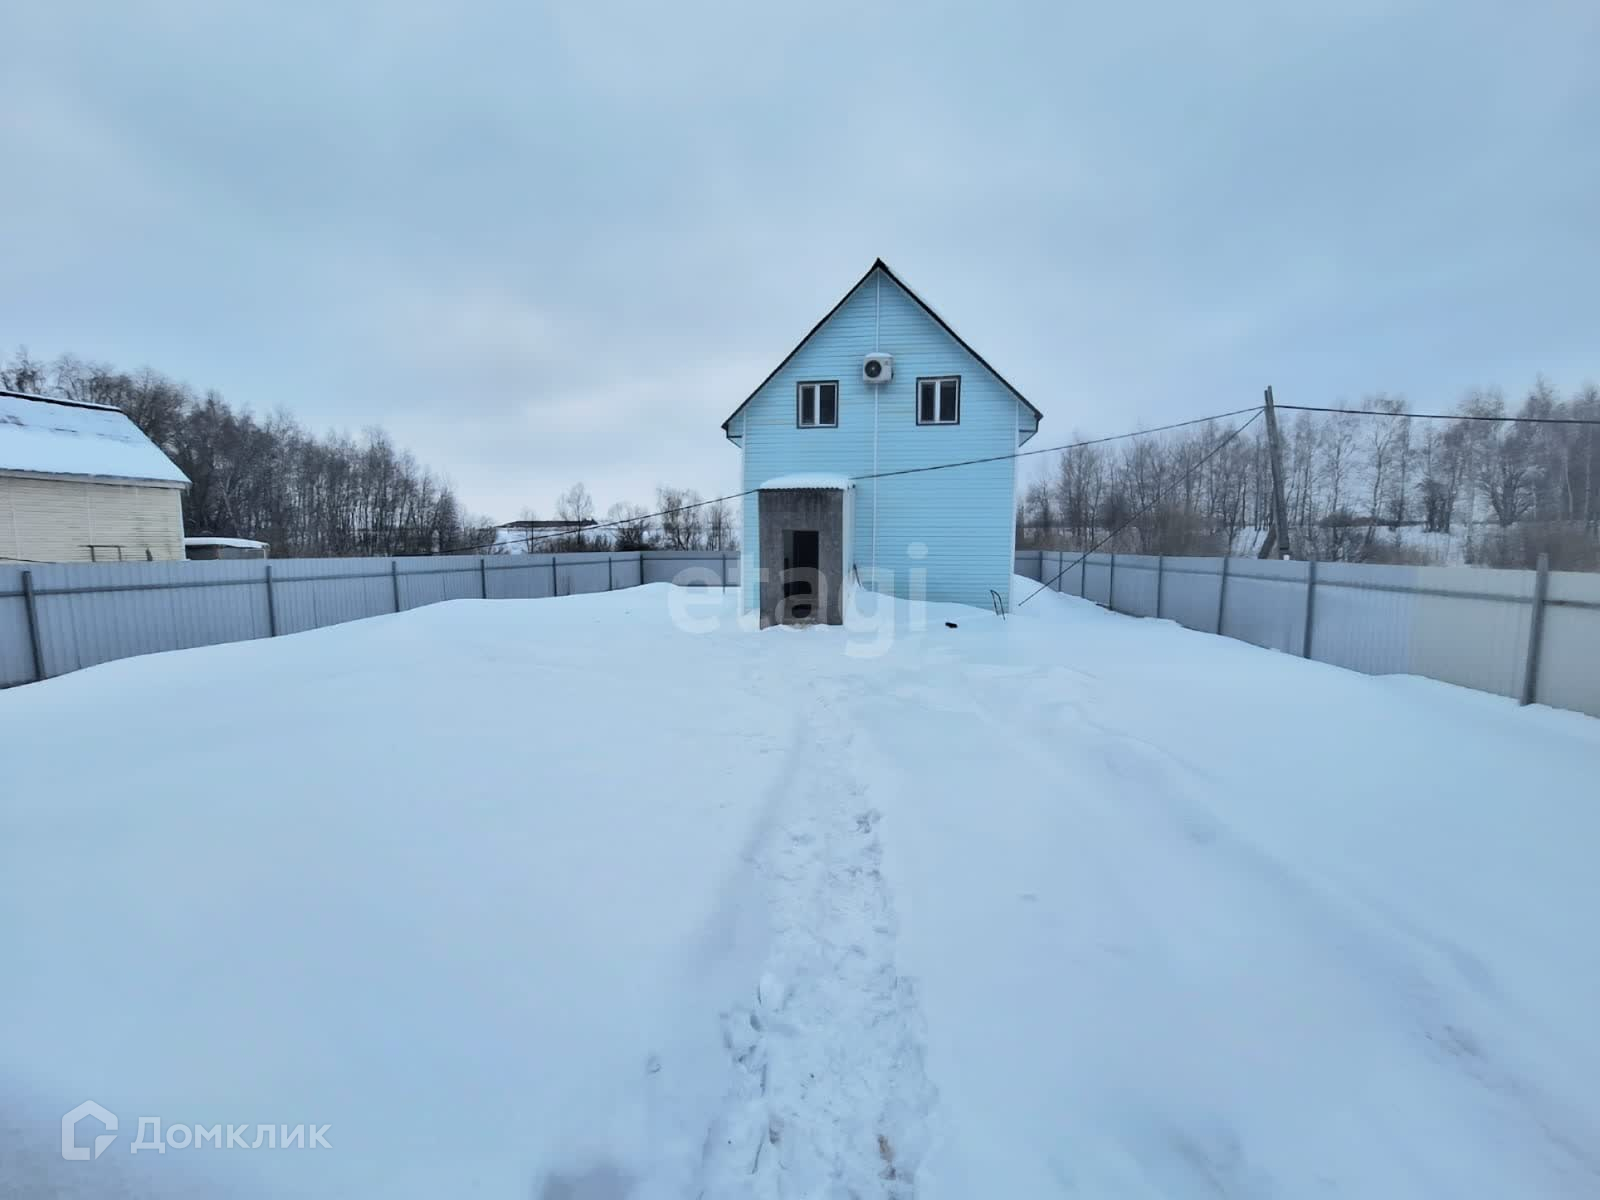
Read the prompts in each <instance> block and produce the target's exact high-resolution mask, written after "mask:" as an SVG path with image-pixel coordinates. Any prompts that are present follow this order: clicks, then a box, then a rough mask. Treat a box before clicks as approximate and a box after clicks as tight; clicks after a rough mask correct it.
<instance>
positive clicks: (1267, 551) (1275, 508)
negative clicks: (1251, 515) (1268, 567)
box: [1260, 387, 1294, 558]
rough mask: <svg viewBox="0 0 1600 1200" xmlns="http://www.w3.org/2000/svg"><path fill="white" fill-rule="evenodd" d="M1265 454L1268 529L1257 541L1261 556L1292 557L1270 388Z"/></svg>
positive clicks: (1275, 414) (1269, 388) (1281, 455)
mask: <svg viewBox="0 0 1600 1200" xmlns="http://www.w3.org/2000/svg"><path fill="white" fill-rule="evenodd" d="M1266 408H1267V457H1268V458H1269V459H1270V460H1271V462H1272V528H1271V529H1270V530H1268V531H1267V539H1266V541H1264V542H1262V543H1261V554H1260V557H1261V558H1272V557H1273V556H1274V554H1275V553H1276V556H1277V557H1279V558H1293V557H1294V544H1293V543H1292V542H1291V541H1290V539H1289V505H1288V504H1287V502H1285V500H1284V498H1283V439H1282V438H1281V437H1279V436H1278V410H1277V409H1275V408H1274V407H1273V406H1272V388H1271V387H1268V388H1267V393H1266Z"/></svg>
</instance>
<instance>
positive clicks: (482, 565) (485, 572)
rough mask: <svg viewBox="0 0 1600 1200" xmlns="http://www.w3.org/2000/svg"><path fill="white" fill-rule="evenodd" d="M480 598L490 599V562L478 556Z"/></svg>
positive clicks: (482, 556)
mask: <svg viewBox="0 0 1600 1200" xmlns="http://www.w3.org/2000/svg"><path fill="white" fill-rule="evenodd" d="M478 598H479V599H480V600H487V599H488V598H489V560H488V558H487V557H485V556H484V555H482V554H480V555H478Z"/></svg>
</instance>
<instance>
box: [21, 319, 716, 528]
mask: <svg viewBox="0 0 1600 1200" xmlns="http://www.w3.org/2000/svg"><path fill="white" fill-rule="evenodd" d="M0 387H3V388H7V389H10V390H12V391H18V392H27V393H30V394H33V395H42V396H59V397H62V398H65V399H68V400H77V401H81V402H87V403H91V404H107V405H111V406H113V407H115V408H119V409H121V410H122V411H123V412H125V413H127V414H128V416H129V418H130V419H132V421H133V423H134V424H135V425H137V426H138V427H139V428H140V429H141V430H142V431H143V432H144V434H145V435H146V436H147V437H149V438H150V440H151V441H153V442H155V443H156V445H158V446H160V447H161V449H162V450H163V451H164V452H165V453H166V454H167V456H168V457H169V458H171V459H172V461H173V462H174V463H175V464H177V466H178V468H179V469H180V470H181V471H182V472H183V473H184V474H185V475H187V476H188V477H189V479H190V481H191V486H190V487H189V489H188V490H187V491H186V492H185V494H184V497H183V526H184V533H185V535H186V536H190V537H238V538H253V539H256V540H258V541H263V542H267V543H268V544H269V545H270V546H271V547H272V553H273V555H274V556H275V557H324V556H326V557H346V556H357V555H416V554H440V553H446V552H454V553H466V554H470V553H484V554H490V553H509V552H515V551H517V550H519V549H532V550H534V551H537V552H545V551H549V550H551V549H557V550H590V549H598V548H602V547H607V546H613V547H616V548H619V549H628V550H637V549H645V548H648V547H655V546H659V547H664V548H670V549H684V550H690V549H727V550H734V549H737V548H738V544H739V543H738V536H737V533H736V532H735V519H734V516H733V514H732V513H731V511H730V510H729V509H728V507H727V506H726V505H720V504H719V505H710V506H706V507H700V508H690V509H687V510H686V511H681V512H676V513H670V514H668V515H667V516H663V517H656V516H653V515H652V512H653V510H651V509H648V508H646V507H644V506H643V505H638V504H629V503H618V504H614V505H612V506H611V508H610V510H609V511H608V512H607V514H606V522H607V523H609V522H612V521H616V522H620V523H619V524H618V526H617V527H616V528H615V529H608V530H603V531H600V532H596V533H586V532H583V531H581V530H579V531H575V532H573V533H571V534H566V535H563V536H562V537H560V538H558V539H555V540H553V541H545V540H540V541H538V542H536V543H533V544H531V545H530V543H529V541H528V540H527V539H523V540H521V541H520V542H519V541H518V540H517V539H516V535H515V534H513V533H510V532H508V531H505V530H500V531H497V530H496V528H495V525H494V522H493V521H491V520H490V519H489V518H487V517H483V516H475V515H472V514H470V513H468V512H466V511H465V509H464V508H463V507H462V504H461V502H460V500H459V498H458V497H457V495H456V492H455V489H454V488H453V487H452V486H451V485H450V483H449V482H448V481H447V480H445V479H443V478H442V477H441V476H439V475H437V474H435V473H434V472H433V471H431V470H429V469H428V468H427V467H425V466H423V465H422V464H421V463H419V462H418V461H417V459H416V458H415V457H414V456H413V455H412V454H411V453H410V451H407V450H404V449H400V448H398V447H396V446H395V445H394V443H393V441H391V440H390V438H389V435H388V434H387V433H385V432H384V431H383V429H381V428H379V427H377V426H372V427H370V428H368V429H366V430H364V431H362V433H361V434H360V435H359V436H352V435H350V434H348V433H328V434H317V433H313V432H311V431H310V430H308V429H306V428H305V427H304V426H303V425H301V424H300V423H299V422H298V421H297V420H295V418H294V417H292V416H290V415H289V414H288V413H287V412H281V411H280V412H277V413H274V414H273V415H272V416H270V417H266V418H258V417H256V416H255V415H254V414H252V413H250V412H249V411H247V410H243V409H239V408H235V407H234V406H233V405H231V404H229V403H228V402H227V401H226V400H225V399H223V397H222V396H221V394H220V393H218V392H216V391H213V390H207V391H205V392H196V391H195V390H193V389H192V388H190V387H189V386H188V385H187V384H184V383H180V382H178V381H176V380H174V379H172V378H170V377H168V376H166V375H164V374H162V373H161V372H159V371H155V370H151V369H149V368H141V369H139V370H136V371H124V370H120V369H118V368H116V367H113V366H111V365H109V364H106V363H97V362H89V361H86V360H84V359H81V358H78V357H77V356H75V355H72V354H63V355H61V356H60V357H58V358H55V359H52V360H49V361H41V360H39V359H35V358H33V357H31V356H30V355H29V354H28V352H27V351H26V350H18V351H16V352H15V353H14V354H13V355H12V356H11V357H10V358H9V359H8V360H5V361H3V362H0ZM656 502H657V503H656V506H655V510H654V511H661V510H664V509H682V508H683V507H684V506H685V505H695V504H699V503H700V496H699V494H698V493H696V492H695V491H693V490H692V489H686V488H674V487H661V488H658V489H657V491H656ZM523 516H524V517H532V516H533V513H532V512H531V511H525V512H524V513H523ZM556 516H557V518H559V519H565V520H571V521H573V522H574V523H577V522H581V521H585V520H593V519H594V516H595V513H594V501H593V500H592V499H591V498H590V496H589V493H588V491H587V489H585V488H584V486H583V485H582V484H581V483H580V484H577V485H575V486H574V487H573V488H571V489H569V490H568V491H567V492H566V493H565V494H564V495H563V496H562V498H561V500H560V502H559V503H558V505H557V512H556ZM534 536H537V535H534Z"/></svg>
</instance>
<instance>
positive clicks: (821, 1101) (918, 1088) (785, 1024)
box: [700, 682, 934, 1200]
mask: <svg viewBox="0 0 1600 1200" xmlns="http://www.w3.org/2000/svg"><path fill="white" fill-rule="evenodd" d="M817 686H818V687H819V688H820V687H821V686H822V685H821V684H820V682H819V684H818V685H817ZM839 701H840V697H839V696H838V695H837V694H832V695H829V694H824V693H822V692H821V691H819V692H818V694H817V695H816V697H815V703H813V704H811V705H810V706H809V713H810V715H809V716H808V718H807V719H808V728H807V733H806V735H805V736H804V737H803V738H802V739H801V741H800V744H799V745H798V746H797V747H796V752H795V754H794V755H793V757H792V759H791V761H790V763H789V764H787V769H788V771H789V776H788V780H787V782H786V784H785V787H784V791H785V795H784V798H783V802H782V803H783V811H782V814H781V816H780V819H779V822H778V826H777V828H776V830H775V832H774V835H773V836H772V837H771V838H770V839H769V840H768V842H767V844H766V845H765V846H764V847H763V848H762V849H761V851H760V852H759V853H758V856H757V866H758V869H759V870H760V871H761V872H762V873H763V875H764V876H766V879H767V882H768V887H769V889H770V903H771V918H772V925H773V932H774V940H773V944H772V948H771V950H770V952H769V955H768V959H767V963H766V966H765V970H764V972H763V973H762V975H761V977H760V979H759V980H757V981H755V983H754V986H753V987H752V994H751V995H750V996H749V998H748V1001H747V1002H746V1003H743V1004H740V1005H738V1006H736V1007H734V1008H732V1009H730V1010H729V1011H727V1012H725V1013H724V1014H723V1015H722V1022H723V1041H724V1044H725V1045H726V1046H727V1048H728V1052H729V1055H730V1056H731V1058H732V1060H733V1063H734V1084H733V1086H732V1088H731V1089H730V1094H729V1097H728V1100H727V1103H726V1106H725V1109H724V1111H723V1113H722V1115H721V1116H720V1117H719V1119H718V1120H717V1121H716V1122H715V1123H714V1124H713V1126H712V1127H711V1129H710V1131H709V1132H708V1134H707V1137H706V1144H705V1153H704V1159H703V1162H702V1187H701V1190H700V1195H701V1196H703V1197H705V1198H707V1200H722V1198H724V1197H734V1196H738V1197H790V1196H829V1197H831V1196H839V1197H861V1198H863V1200H865V1198H866V1197H884V1198H890V1200H909V1198H910V1197H913V1196H915V1194H916V1186H915V1179H916V1168H917V1165H918V1162H919V1161H920V1159H921V1157H922V1155H923V1153H924V1151H925V1149H926V1138H927V1132H926V1131H927V1126H928V1115H929V1113H930V1111H931V1109H932V1106H933V1101H934V1091H933V1088H932V1086H931V1085H930V1084H929V1083H928V1081H927V1077H926V1075H925V1074H924V1070H923V1051H922V1045H923V1030H922V1023H921V1017H920V1013H919V1010H918V1007H917V998H916V989H915V985H914V983H913V982H912V981H911V980H909V979H906V978H904V977H902V976H900V975H899V974H898V973H897V972H896V969H895V955H894V943H895V918H894V911H893V907H892V905H891V902H890V898H889V894H888V890H887V887H886V885H885V882H884V879H883V875H882V872H881V871H880V862H881V858H882V847H881V844H880V842H879V840H878V827H879V814H878V812H877V811H876V810H875V809H873V808H872V807H871V805H870V803H869V802H868V798H867V796H866V789H865V788H864V786H863V785H862V784H861V783H860V782H858V781H857V780H856V779H854V778H853V777H852V775H851V773H850V771H849V767H848V764H849V763H850V761H851V755H850V752H849V751H850V743H851V741H852V739H853V736H854V734H853V732H852V730H851V729H850V727H849V724H848V723H847V722H846V721H844V720H842V719H841V718H840V717H839V716H838V710H837V705H838V703H839Z"/></svg>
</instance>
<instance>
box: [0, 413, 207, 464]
mask: <svg viewBox="0 0 1600 1200" xmlns="http://www.w3.org/2000/svg"><path fill="white" fill-rule="evenodd" d="M0 471H27V472H32V473H35V474H40V475H84V476H89V477H93V478H100V479H139V480H147V481H150V482H153V483H162V484H186V483H188V482H189V477H188V476H187V475H185V474H184V473H183V472H182V471H180V470H178V468H177V467H175V466H174V465H173V463H172V460H171V459H169V458H168V457H167V456H166V455H165V454H163V453H162V452H161V448H160V447H159V446H157V445H156V444H155V443H154V442H152V441H151V440H150V439H149V438H147V437H145V435H144V434H143V433H142V432H140V430H139V427H138V426H137V425H135V424H134V423H133V422H132V421H130V420H129V419H128V416H127V414H126V413H124V412H122V411H121V410H120V409H116V408H109V407H107V406H106V405H103V404H81V403H78V402H76V401H72V400H61V399H56V398H54V397H50V396H30V395H28V394H27V393H25V392H11V391H0Z"/></svg>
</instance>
